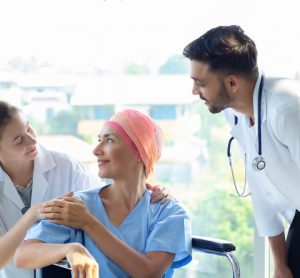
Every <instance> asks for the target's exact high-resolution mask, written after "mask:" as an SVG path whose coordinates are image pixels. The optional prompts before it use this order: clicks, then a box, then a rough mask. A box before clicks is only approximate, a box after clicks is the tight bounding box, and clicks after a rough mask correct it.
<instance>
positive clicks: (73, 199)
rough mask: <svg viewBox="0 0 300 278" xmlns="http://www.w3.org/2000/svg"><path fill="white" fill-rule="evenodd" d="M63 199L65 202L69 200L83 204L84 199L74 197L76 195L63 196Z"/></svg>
mask: <svg viewBox="0 0 300 278" xmlns="http://www.w3.org/2000/svg"><path fill="white" fill-rule="evenodd" d="M63 200H64V201H65V202H69V203H77V204H83V201H81V200H80V199H78V198H74V197H65V198H63Z"/></svg>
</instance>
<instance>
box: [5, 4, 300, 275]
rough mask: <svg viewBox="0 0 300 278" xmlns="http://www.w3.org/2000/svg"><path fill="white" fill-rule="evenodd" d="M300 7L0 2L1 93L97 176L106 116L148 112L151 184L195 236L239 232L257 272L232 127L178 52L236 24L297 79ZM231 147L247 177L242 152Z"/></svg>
mask: <svg viewBox="0 0 300 278" xmlns="http://www.w3.org/2000/svg"><path fill="white" fill-rule="evenodd" d="M298 17H299V9H298V8H297V3H296V1H291V0H287V1H284V2H283V1H272V2H270V1H265V0H261V1H257V0H254V1H249V0H248V1H245V0H240V1H235V0H228V1H218V0H210V1H200V0H173V1H171V0H163V1H162V0H160V1H158V0H152V1H148V0H139V1H138V0H122V1H120V0H106V1H103V0H84V1H83V0H73V1H69V0H60V1H58V0H51V1H50V0H26V1H21V0H20V1H18V0H10V1H5V0H0V38H1V44H0V98H1V99H4V100H8V101H10V102H12V103H14V104H16V105H18V106H21V107H22V109H23V110H24V111H25V112H26V114H27V116H28V118H29V120H30V122H31V124H32V125H33V126H34V128H35V129H36V131H37V133H38V135H39V142H40V143H41V144H43V145H45V146H47V147H48V148H50V149H55V150H59V151H63V152H66V153H68V154H69V155H71V156H73V157H75V158H77V159H79V160H80V161H81V162H83V163H84V164H85V165H86V166H87V167H88V168H89V169H90V170H91V171H92V172H94V173H95V174H96V173H97V167H96V164H95V158H94V157H93V155H92V149H93V147H94V146H95V144H96V141H97V134H98V132H99V131H100V128H101V126H102V124H103V123H104V121H105V120H106V119H108V118H109V117H110V115H112V114H113V113H114V112H115V111H118V110H120V109H122V108H126V107H130V108H135V109H138V110H140V111H142V112H144V113H147V114H148V115H149V116H151V117H152V118H153V119H154V120H155V121H156V122H157V123H158V124H159V125H160V126H161V127H162V129H163V130H164V132H165V138H166V141H165V146H164V150H163V154H162V158H161V161H160V163H159V164H158V165H157V167H156V169H155V170H156V171H155V177H154V181H155V183H158V184H161V185H163V186H167V187H168V188H169V189H170V190H171V192H172V195H173V196H174V197H176V198H177V199H179V200H180V201H181V202H182V203H183V204H184V205H185V207H186V208H187V210H188V211H189V213H190V216H191V218H192V223H193V233H194V234H198V235H202V236H210V237H216V238H223V239H227V240H230V241H232V242H233V243H234V244H235V245H236V246H237V251H236V252H235V254H236V256H237V258H238V260H239V262H240V264H241V274H242V277H255V275H256V274H255V273H256V272H255V270H254V269H255V258H256V255H255V254H257V251H255V244H256V241H257V239H256V237H255V236H254V219H253V215H252V209H251V203H250V200H249V198H244V199H242V200H241V199H238V198H233V197H230V194H231V193H234V188H233V185H232V181H231V174H230V169H229V166H228V162H227V157H226V146H227V140H228V139H229V138H230V131H229V128H228V127H227V125H226V123H225V121H224V119H223V115H222V114H220V115H211V114H209V112H208V110H207V108H206V107H205V105H203V103H201V102H200V101H199V100H198V99H197V97H194V96H192V94H191V88H192V81H191V79H190V77H189V61H188V60H186V59H185V58H183V57H182V50H183V48H184V46H185V45H186V44H187V43H189V42H190V41H192V40H194V39H195V38H197V37H199V36H200V35H201V34H203V33H204V32H206V31H207V30H208V29H210V28H213V27H215V26H217V25H229V24H237V25H240V26H241V27H242V28H243V29H244V30H245V32H246V33H247V34H248V35H249V36H250V37H251V38H253V39H254V41H255V43H256V45H257V48H258V52H259V56H258V60H259V65H260V67H261V68H262V69H263V71H264V72H265V73H266V74H267V75H269V76H274V77H289V78H294V79H298V80H299V79H300V53H299V49H300V39H299V38H300V36H299V35H300V31H299V24H296V23H297V19H298ZM233 149H234V150H233V157H234V165H235V171H236V172H237V176H238V182H239V184H240V185H241V186H242V185H243V182H244V164H243V158H242V157H241V155H240V154H239V151H238V146H237V145H234V146H233ZM265 257H266V256H264V255H262V258H263V259H265ZM263 264H264V265H269V262H268V261H267V259H266V261H264V262H263ZM262 272H264V274H263V275H265V276H264V277H270V275H272V273H270V272H268V271H262ZM230 273H231V270H230V267H229V264H227V263H226V261H225V259H217V258H216V259H212V258H211V257H208V256H205V255H199V256H195V258H194V260H193V261H192V263H191V264H190V265H189V267H188V268H183V269H181V270H180V271H178V272H177V273H176V277H230V275H231V274H230ZM257 277H258V276H257ZM260 277H263V276H260Z"/></svg>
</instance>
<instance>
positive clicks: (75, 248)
mask: <svg viewBox="0 0 300 278" xmlns="http://www.w3.org/2000/svg"><path fill="white" fill-rule="evenodd" d="M68 245H69V246H70V247H69V248H68V251H67V254H66V258H67V260H68V262H69V263H70V265H71V268H72V272H73V276H72V277H74V278H98V277H99V267H98V264H97V262H96V261H95V259H94V258H93V256H92V255H91V254H90V252H89V251H88V250H87V249H86V248H85V247H84V246H83V245H81V244H79V243H70V244H68Z"/></svg>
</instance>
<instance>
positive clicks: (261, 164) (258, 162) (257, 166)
mask: <svg viewBox="0 0 300 278" xmlns="http://www.w3.org/2000/svg"><path fill="white" fill-rule="evenodd" d="M252 167H253V169H254V170H255V171H261V170H263V169H265V167H266V161H265V159H264V158H263V156H261V155H259V156H257V157H255V158H254V159H253V162H252Z"/></svg>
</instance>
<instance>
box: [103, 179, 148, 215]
mask: <svg viewBox="0 0 300 278" xmlns="http://www.w3.org/2000/svg"><path fill="white" fill-rule="evenodd" d="M145 190H146V180H145V179H144V178H143V179H137V180H134V179H131V180H126V181H125V180H122V181H121V180H119V181H116V180H114V181H113V182H112V184H111V185H110V186H109V187H108V188H107V190H104V192H103V193H104V195H103V196H102V195H101V198H105V199H107V200H108V201H109V202H111V203H116V204H118V206H121V207H123V208H126V209H129V210H131V209H132V208H134V207H135V206H136V204H137V203H138V201H139V200H140V199H141V198H142V196H143V194H144V192H145Z"/></svg>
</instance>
